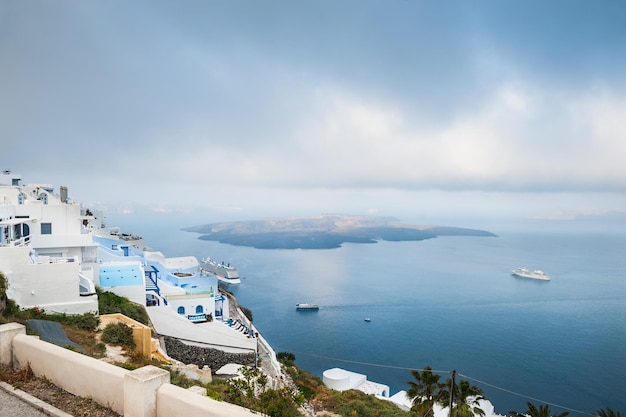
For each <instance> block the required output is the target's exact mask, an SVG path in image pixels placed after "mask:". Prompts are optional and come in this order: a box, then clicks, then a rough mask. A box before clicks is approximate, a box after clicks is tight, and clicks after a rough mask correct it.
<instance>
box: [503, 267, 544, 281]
mask: <svg viewBox="0 0 626 417" xmlns="http://www.w3.org/2000/svg"><path fill="white" fill-rule="evenodd" d="M511 275H513V276H516V277H520V278H531V279H539V280H542V281H550V277H549V276H548V275H546V273H545V272H543V271H542V270H540V269H535V270H534V271H531V270H529V269H526V268H515V269H514V270H513V271H511Z"/></svg>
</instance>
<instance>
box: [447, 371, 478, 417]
mask: <svg viewBox="0 0 626 417" xmlns="http://www.w3.org/2000/svg"><path fill="white" fill-rule="evenodd" d="M445 386H446V389H445V393H444V394H443V398H442V401H443V402H445V403H447V404H449V403H450V392H451V391H450V387H451V388H452V393H453V394H454V396H453V397H452V398H453V399H454V404H453V405H452V416H453V417H472V416H475V415H479V416H484V415H485V412H484V411H483V410H482V409H481V408H480V404H479V401H480V400H484V399H485V397H484V395H483V390H481V389H480V388H478V387H477V386H475V385H472V384H470V383H469V382H468V381H464V380H462V381H460V382H459V383H458V384H457V383H456V382H454V379H453V378H448V380H447V381H446V385H445Z"/></svg>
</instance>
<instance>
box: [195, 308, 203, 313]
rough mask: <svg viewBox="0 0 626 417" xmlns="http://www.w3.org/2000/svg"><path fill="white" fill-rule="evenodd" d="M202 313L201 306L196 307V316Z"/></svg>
mask: <svg viewBox="0 0 626 417" xmlns="http://www.w3.org/2000/svg"><path fill="white" fill-rule="evenodd" d="M202 313H204V308H203V307H202V306H196V314H202Z"/></svg>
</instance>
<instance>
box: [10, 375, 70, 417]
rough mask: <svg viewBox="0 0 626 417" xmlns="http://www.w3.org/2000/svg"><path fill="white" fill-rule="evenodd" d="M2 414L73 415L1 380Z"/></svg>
mask: <svg viewBox="0 0 626 417" xmlns="http://www.w3.org/2000/svg"><path fill="white" fill-rule="evenodd" d="M0 416H19V417H47V416H54V417H72V416H71V415H70V414H67V413H66V412H64V411H61V410H59V409H58V408H56V407H53V406H51V405H50V404H47V403H45V402H43V401H41V400H40V399H38V398H35V397H33V396H32V395H30V394H27V393H25V392H24V391H21V390H18V389H15V388H13V387H12V386H11V385H9V384H7V383H6V382H0Z"/></svg>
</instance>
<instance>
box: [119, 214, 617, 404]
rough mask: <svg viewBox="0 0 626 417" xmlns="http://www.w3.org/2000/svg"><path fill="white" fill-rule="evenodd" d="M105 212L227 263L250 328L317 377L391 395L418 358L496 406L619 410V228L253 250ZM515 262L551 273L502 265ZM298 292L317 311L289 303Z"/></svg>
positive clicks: (171, 251) (164, 241)
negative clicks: (357, 380)
mask: <svg viewBox="0 0 626 417" xmlns="http://www.w3.org/2000/svg"><path fill="white" fill-rule="evenodd" d="M118 220H123V221H126V222H128V224H122V226H124V227H123V229H124V231H131V232H135V233H138V234H141V235H143V236H144V237H145V238H146V240H147V243H148V244H149V245H150V246H152V247H154V248H155V249H158V250H161V251H162V252H164V254H165V255H166V256H182V255H194V256H196V257H198V258H202V257H206V256H210V257H212V258H214V259H216V260H218V261H226V262H230V263H231V264H233V265H234V266H236V267H237V268H238V270H239V272H240V275H242V276H243V277H244V280H243V282H242V284H241V285H240V286H238V287H234V288H233V292H234V293H235V295H236V296H237V298H238V300H239V301H240V303H241V304H242V305H244V306H246V307H248V308H249V309H251V310H252V312H253V315H254V323H255V325H256V326H257V328H258V329H259V330H260V331H261V333H262V334H263V336H264V337H265V338H266V339H267V340H268V341H269V342H270V344H271V345H272V346H273V347H274V349H275V350H276V351H277V352H278V351H287V352H292V353H294V354H295V355H296V363H297V364H298V365H299V366H300V367H301V368H304V369H306V370H308V371H310V372H312V373H314V374H316V375H318V376H320V377H321V375H322V372H323V371H324V370H325V369H328V368H333V367H341V368H345V369H348V370H351V371H355V372H360V373H364V374H366V375H367V376H368V379H369V380H372V381H375V382H380V383H384V384H387V385H389V386H390V387H391V393H392V394H393V393H395V392H397V391H398V390H401V389H406V388H407V387H408V384H407V381H409V380H410V379H411V375H410V372H409V369H421V368H423V367H424V366H426V365H430V366H431V367H432V368H433V369H435V370H441V371H445V372H444V373H443V374H442V380H444V379H446V378H447V377H448V376H449V371H451V370H453V369H455V370H456V371H457V372H458V373H460V374H462V376H461V378H462V379H468V380H470V381H471V382H472V383H473V384H475V385H477V386H479V387H480V388H482V389H483V390H484V391H485V393H486V396H487V397H488V398H489V399H490V400H491V401H492V403H493V404H494V405H495V408H496V412H499V413H507V412H508V411H510V410H517V411H524V410H525V409H526V402H527V401H531V402H533V403H535V404H540V403H549V404H552V406H551V408H552V409H553V410H555V411H556V410H559V407H558V406H564V407H567V409H570V410H579V411H582V412H585V413H591V412H594V411H595V410H597V409H600V408H604V407H607V406H608V407H612V408H613V409H616V410H621V411H622V412H624V411H626V394H625V393H626V235H625V234H624V233H620V232H618V231H614V230H613V229H612V228H610V227H609V228H603V229H601V230H598V229H594V228H593V227H591V228H590V227H586V228H584V229H583V228H580V229H576V228H574V230H571V229H566V228H559V229H549V230H544V231H541V230H534V231H524V230H517V231H511V232H507V231H503V230H494V229H487V230H490V231H491V232H494V233H496V234H498V237H492V238H488V237H484V238H483V237H440V238H436V239H431V240H426V241H421V242H379V243H377V244H346V245H344V247H342V248H340V249H332V250H257V249H252V248H246V247H236V246H230V245H222V244H220V243H216V242H208V241H201V240H198V239H197V237H198V235H196V234H194V233H188V232H183V231H181V230H180V229H181V228H182V227H186V226H192V225H195V224H199V223H198V222H192V223H185V222H184V220H182V221H181V220H180V219H178V220H176V221H174V220H171V221H163V220H161V221H159V222H154V223H150V222H149V221H146V220H145V219H143V220H142V221H139V220H138V219H134V220H133V219H128V218H125V219H118ZM123 221H122V222H121V223H123ZM206 222H207V223H208V222H210V220H209V221H206ZM110 223H112V224H120V222H119V221H118V222H117V223H113V222H111V221H110ZM200 223H201V222H200ZM455 225H456V224H455ZM458 226H461V227H463V226H464V225H462V224H461V225H458ZM519 266H525V267H528V268H533V269H535V268H541V269H543V270H545V271H546V272H547V273H548V274H549V275H550V276H551V277H552V280H551V281H550V282H541V281H534V280H527V279H520V278H514V277H512V276H511V275H510V270H511V269H513V268H515V267H519ZM299 302H312V303H317V304H319V305H320V310H319V311H318V312H298V311H296V310H295V304H296V303H299ZM365 317H369V318H371V322H365V321H364V318H365ZM571 413H572V414H576V413H575V412H571Z"/></svg>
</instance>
